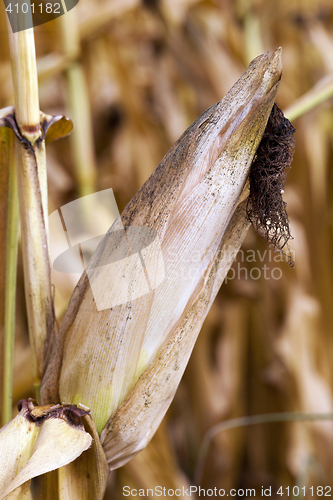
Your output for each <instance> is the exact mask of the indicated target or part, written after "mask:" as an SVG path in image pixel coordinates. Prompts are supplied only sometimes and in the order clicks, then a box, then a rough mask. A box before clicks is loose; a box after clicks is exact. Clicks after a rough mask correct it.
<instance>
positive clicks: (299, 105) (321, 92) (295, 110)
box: [284, 75, 333, 121]
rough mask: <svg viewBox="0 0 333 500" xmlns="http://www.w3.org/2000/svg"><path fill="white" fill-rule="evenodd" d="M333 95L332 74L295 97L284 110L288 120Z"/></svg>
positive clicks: (302, 113)
mask: <svg viewBox="0 0 333 500" xmlns="http://www.w3.org/2000/svg"><path fill="white" fill-rule="evenodd" d="M332 96H333V75H329V76H326V77H325V78H323V79H322V80H320V81H319V82H318V83H317V85H315V86H314V87H313V88H312V89H311V90H309V92H306V94H304V95H303V96H302V97H300V98H299V99H297V100H296V101H295V102H294V104H292V105H291V106H289V108H287V109H286V110H285V111H284V114H285V116H286V117H287V118H288V120H290V121H293V120H296V118H299V117H301V116H303V115H304V114H305V113H307V112H308V111H311V109H313V108H315V107H316V106H318V105H319V104H321V103H323V102H324V101H326V100H327V99H329V98H330V97H332Z"/></svg>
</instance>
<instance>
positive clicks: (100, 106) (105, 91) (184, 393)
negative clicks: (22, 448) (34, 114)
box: [0, 0, 333, 499]
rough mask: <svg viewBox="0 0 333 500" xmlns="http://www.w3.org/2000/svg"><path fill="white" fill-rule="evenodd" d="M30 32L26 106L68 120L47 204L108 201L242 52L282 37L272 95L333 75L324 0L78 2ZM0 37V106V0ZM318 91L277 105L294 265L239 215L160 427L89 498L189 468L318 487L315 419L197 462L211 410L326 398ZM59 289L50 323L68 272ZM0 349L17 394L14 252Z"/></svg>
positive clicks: (2, 78)
mask: <svg viewBox="0 0 333 500" xmlns="http://www.w3.org/2000/svg"><path fill="white" fill-rule="evenodd" d="M35 36H36V49H37V56H38V64H39V82H40V106H41V109H42V110H43V111H44V112H45V113H48V114H62V113H64V114H66V115H67V116H69V117H70V118H71V119H72V120H73V122H74V126H75V128H74V131H73V133H72V134H71V136H69V137H66V138H65V139H62V140H60V141H58V142H56V143H54V144H52V145H50V146H48V149H47V162H48V181H49V204H50V212H52V211H54V210H55V209H56V208H58V207H61V206H62V205H64V204H65V203H68V202H69V201H72V200H75V199H77V198H78V197H79V196H83V195H85V194H89V193H93V192H96V191H100V190H103V189H107V188H110V187H111V188H112V189H113V191H114V194H115V197H116V200H117V204H118V207H119V210H120V211H121V210H122V209H123V208H124V207H125V205H126V204H127V202H128V201H129V200H130V199H131V198H132V196H133V195H134V194H135V192H136V191H137V190H138V189H139V187H140V186H141V185H142V184H143V182H144V181H145V180H146V179H147V178H148V176H149V175H150V174H151V173H152V171H153V170H154V168H155V167H156V166H157V164H158V163H159V162H160V160H161V159H162V157H163V156H164V154H165V153H166V152H167V151H168V149H169V148H170V147H171V145H172V144H173V142H174V141H175V140H176V139H177V138H178V137H179V136H180V135H181V133H182V132H183V131H184V130H185V128H186V127H187V126H188V125H189V124H190V123H191V122H192V121H193V120H194V119H195V118H196V117H197V116H198V115H199V114H200V113H202V112H203V111H204V110H205V109H206V108H208V107H209V106H211V105H213V104H214V103H215V102H217V101H219V100H220V99H221V98H222V97H223V96H224V95H225V94H226V92H227V91H228V90H229V88H230V87H231V86H232V85H233V83H234V82H235V81H236V80H237V79H238V78H239V77H240V75H241V74H242V73H243V72H244V70H245V69H246V67H247V65H248V63H249V61H250V60H251V59H252V58H254V57H255V56H257V55H258V54H262V53H265V52H267V51H270V52H272V51H273V50H274V49H275V48H276V47H279V46H282V48H283V68H284V71H283V79H282V83H281V85H280V89H279V92H278V99H277V102H278V103H279V106H280V107H281V109H283V110H288V109H291V107H292V105H294V103H295V102H296V101H297V99H298V98H299V97H300V96H302V95H303V94H305V93H306V92H308V91H309V90H311V89H312V88H313V87H314V86H315V85H316V84H317V83H318V82H320V81H321V82H323V81H324V82H325V81H326V80H324V79H325V78H326V79H327V81H328V80H329V79H330V80H331V81H332V79H333V5H332V2H331V1H328V0H327V1H324V0H323V1H321V2H320V1H319V0H303V1H297V0H288V1H286V0H275V1H273V0H270V1H264V0H257V1H255V0H253V1H250V0H234V1H231V0H215V1H214V0H211V1H209V0H206V1H200V0H161V1H157V0H145V1H139V0H103V1H98V0H80V3H79V4H78V6H77V7H76V8H75V9H73V10H72V11H71V12H70V13H68V14H66V15H65V16H62V17H60V18H58V19H57V20H54V21H52V22H49V23H46V24H44V25H42V26H39V27H37V28H36V29H35ZM0 37H1V40H0V46H1V50H0V58H1V60H0V63H1V65H0V105H1V107H5V106H8V105H11V104H13V102H14V98H13V90H12V83H11V74H10V62H9V56H8V49H7V41H6V25H5V13H4V8H3V6H1V26H0ZM332 107H333V100H332V98H331V99H329V100H326V101H325V102H324V103H322V104H320V105H318V106H316V107H315V108H314V109H313V110H311V111H309V112H307V113H305V114H303V115H302V116H301V117H300V118H298V119H295V120H293V124H294V126H295V127H296V129H297V133H296V151H295V155H294V162H293V165H292V170H291V171H290V172H289V174H288V181H287V185H286V188H285V193H284V199H285V201H286V202H287V204H288V206H287V210H288V214H289V217H290V222H291V230H292V234H293V236H294V240H293V241H292V242H291V247H292V250H293V256H294V260H295V268H294V269H290V268H289V267H288V266H287V264H285V263H283V262H281V259H280V257H279V256H278V255H277V254H275V253H274V252H273V250H270V249H269V248H268V246H267V245H266V243H265V242H263V241H261V239H260V238H259V237H258V236H257V235H256V234H255V233H254V231H253V230H252V229H251V230H250V231H249V233H248V236H247V238H246V240H245V242H244V244H243V247H242V250H241V251H240V253H239V255H238V257H237V259H236V261H235V263H234V264H233V267H232V269H231V270H230V271H229V274H228V279H227V283H225V284H224V285H223V287H222V289H221V291H220V293H219V295H218V297H217V299H216V301H215V303H214V305H213V307H212V309H211V311H210V313H209V315H208V317H207V320H206V322H205V324H204V327H203V329H202V332H201V334H200V336H199V339H198V342H197V344H196V347H195V349H194V351H193V355H192V357H191V360H190V362H189V365H188V368H187V370H186V372H185V375H184V378H183V380H182V382H181V384H180V387H179V389H178V392H177V395H176V398H175V400H174V402H173V404H172V406H171V408H170V410H169V411H168V413H167V416H166V418H165V419H164V421H163V424H162V426H161V427H160V429H159V430H158V432H157V434H156V436H155V437H154V438H153V440H152V442H151V443H150V445H149V446H148V447H147V449H146V450H144V451H143V452H141V453H140V454H139V455H138V456H137V457H136V458H134V459H133V460H132V461H131V462H129V463H128V464H127V465H125V466H124V467H123V468H121V469H120V470H118V471H116V472H114V473H112V474H111V476H110V482H109V486H108V490H107V492H106V495H105V498H106V499H121V498H123V493H122V488H123V486H125V485H128V486H130V487H131V488H136V489H138V488H154V487H155V486H157V485H160V486H162V487H166V488H167V489H168V488H173V489H174V488H176V487H182V486H183V485H184V486H188V485H190V484H194V480H195V479H197V480H198V481H199V484H200V485H201V486H202V487H205V488H214V487H217V488H218V489H219V488H224V489H225V490H226V491H227V490H229V489H230V488H236V489H237V488H244V489H245V488H256V491H257V495H258V497H260V491H261V487H264V488H268V487H270V486H271V487H272V496H273V498H274V496H275V495H274V492H276V491H277V489H278V488H279V487H280V486H283V487H286V486H290V487H293V486H294V485H298V486H299V487H303V486H305V487H306V488H307V489H306V491H307V497H308V498H310V496H311V495H310V493H309V492H310V490H309V488H310V487H311V486H313V487H314V488H316V487H317V486H318V485H319V486H333V422H331V421H326V422H320V421H316V422H314V423H309V422H284V423H281V422H280V423H264V424H258V425H251V426H249V425H243V426H240V427H238V428H235V429H231V430H224V431H222V432H220V433H218V434H217V435H216V436H215V437H214V439H213V440H212V442H211V443H210V446H209V449H208V452H207V454H206V455H205V457H204V460H203V461H202V462H201V463H199V464H198V458H199V451H200V446H201V444H202V442H203V439H204V436H205V433H206V432H207V431H208V430H209V429H211V428H213V426H214V425H215V424H217V423H219V422H222V421H226V420H229V419H233V418H237V417H243V416H251V415H257V414H265V413H272V412H305V413H306V412H313V413H320V412H333V367H332V365H333V363H332V361H333V335H332V333H333V332H332V324H333V307H332V299H333V279H332V278H333V272H332V266H333V264H332V254H333V175H332V172H333V170H332V162H333V113H332ZM287 116H288V112H287ZM0 203H1V199H0ZM0 223H2V221H0ZM0 244H1V245H3V244H4V242H0ZM0 266H1V269H0V279H1V280H3V279H4V269H5V263H4V262H0ZM55 279H56V278H55ZM2 288H3V287H2V286H1V287H0V289H2ZM58 288H59V287H58ZM58 288H57V293H56V295H55V304H56V313H57V318H58V321H61V318H62V316H63V314H64V311H65V308H66V305H67V303H68V299H69V294H70V290H71V283H70V280H68V283H63V284H62V288H61V287H60V288H61V289H60V288H59V290H60V291H59V290H58ZM0 314H1V315H3V298H2V297H1V310H0ZM0 320H1V321H3V320H2V318H1V317H0ZM15 349H16V350H15V375H14V400H15V403H17V401H18V400H20V399H21V398H28V397H30V396H32V395H33V388H32V375H31V368H30V354H29V345H28V331H27V320H26V313H25V303H24V287H23V273H22V263H21V264H20V267H19V272H18V297H17V328H16V348H15ZM196 471H197V473H198V474H197V477H196V478H195V474H196ZM285 491H286V490H285ZM275 498H279V497H278V496H275Z"/></svg>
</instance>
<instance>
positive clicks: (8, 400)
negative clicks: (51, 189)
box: [3, 131, 19, 425]
mask: <svg viewBox="0 0 333 500" xmlns="http://www.w3.org/2000/svg"><path fill="white" fill-rule="evenodd" d="M8 137H9V151H10V162H9V189H8V216H7V246H6V285H5V332H4V340H5V341H4V392H3V425H5V424H6V423H7V422H9V421H10V420H11V418H12V404H13V359H14V338H15V305H16V270H17V246H18V220H19V208H18V189H17V172H16V165H15V162H14V161H13V147H14V134H13V133H12V132H11V131H10V132H9V134H8Z"/></svg>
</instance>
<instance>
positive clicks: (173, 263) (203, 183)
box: [41, 50, 281, 448]
mask: <svg viewBox="0 0 333 500" xmlns="http://www.w3.org/2000/svg"><path fill="white" fill-rule="evenodd" d="M280 77H281V51H280V50H277V51H276V52H275V53H274V54H273V56H271V57H270V56H268V55H264V56H259V57H258V58H256V59H255V60H254V61H253V62H252V63H251V65H250V66H249V69H248V70H247V72H246V73H244V75H243V76H242V77H241V79H240V80H239V81H238V82H237V83H236V84H235V85H234V87H233V88H232V89H231V90H230V91H229V93H228V94H227V96H226V97H225V98H224V99H222V101H221V102H219V103H217V104H216V105H214V106H213V107H212V108H210V109H208V110H207V111H206V112H205V113H203V114H202V115H201V116H200V117H199V118H198V119H197V120H196V121H195V122H194V123H193V124H192V125H191V126H190V127H189V128H188V129H187V130H186V131H185V132H184V134H183V135H182V137H181V138H180V139H179V140H178V141H177V142H176V143H175V144H174V146H173V147H172V148H171V150H170V151H169V152H168V153H167V155H166V156H165V158H164V159H163V160H162V162H161V163H160V165H159V166H158V167H157V169H156V170H155V172H154V173H153V174H152V176H151V177H150V178H149V179H148V181H147V182H146V183H145V184H144V186H143V187H142V188H141V190H140V191H139V192H138V193H137V195H136V196H135V197H134V198H133V200H132V201H131V202H130V203H129V204H128V205H127V207H126V208H125V210H124V212H123V213H122V216H121V221H120V220H119V219H118V220H117V221H116V222H115V224H114V225H113V226H112V227H111V229H110V231H109V232H108V233H107V235H106V236H105V238H104V240H103V241H102V243H101V244H100V246H99V247H98V249H97V250H96V252H95V253H94V256H93V257H92V259H91V261H90V263H89V266H88V270H87V272H88V273H89V272H90V271H91V270H94V271H95V275H96V276H97V278H98V279H99V280H100V281H99V282H100V286H101V295H103V296H104V297H108V295H111V291H110V286H111V285H110V281H107V279H106V278H107V272H108V271H107V269H103V267H102V266H103V265H105V264H107V262H108V259H109V256H110V255H112V254H113V252H114V251H115V250H117V245H119V241H118V240H117V238H116V237H114V238H112V235H113V234H115V232H116V230H117V229H119V228H120V227H123V226H124V227H125V228H127V227H129V226H131V228H132V227H133V226H134V227H138V226H139V227H141V228H142V227H146V228H147V227H148V228H153V229H154V230H155V231H156V232H157V235H158V239H159V243H160V246H161V249H162V253H163V260H164V268H165V274H166V278H165V279H164V280H163V282H162V284H160V286H158V287H156V289H154V287H153V290H151V291H149V290H148V291H147V292H143V293H142V294H141V295H142V296H141V297H135V299H134V300H127V301H126V302H125V303H123V304H121V305H118V306H115V307H111V308H108V309H105V310H101V311H97V310H96V304H95V298H94V295H93V293H92V288H91V287H90V286H89V281H88V279H87V276H85V275H83V276H82V278H81V280H80V282H79V284H78V286H77V288H76V290H75V291H74V294H73V296H72V299H71V302H70V305H69V309H68V311H67V314H66V316H65V318H64V322H63V325H62V327H61V331H60V335H59V337H58V341H57V343H56V344H55V345H54V348H53V351H52V356H51V360H50V363H49V365H48V367H47V371H46V374H45V377H44V380H43V386H42V392H41V397H42V401H43V402H47V401H50V400H53V401H54V400H56V398H58V397H59V395H58V394H60V398H61V401H65V402H67V401H70V402H71V403H74V402H75V403H77V404H78V403H82V404H84V405H85V406H88V407H89V408H91V410H92V415H93V418H94V421H95V423H96V428H97V430H98V432H100V431H101V430H102V429H103V427H104V426H105V423H106V421H107V419H108V418H109V417H110V415H112V414H113V413H114V412H115V411H116V410H117V408H118V407H119V406H120V404H121V403H122V402H123V401H124V400H125V398H126V397H127V396H128V394H129V393H130V391H131V389H132V388H133V385H134V384H135V382H136V380H137V379H138V377H139V376H140V375H141V374H142V373H143V372H144V371H145V369H146V368H147V367H149V365H150V364H152V365H153V366H154V367H155V368H154V369H153V371H154V370H157V371H159V368H158V367H157V366H155V360H156V355H157V353H158V352H159V351H160V350H161V349H165V347H163V346H165V345H169V344H167V343H168V342H171V344H170V346H169V347H170V349H171V348H174V349H175V348H176V345H177V341H176V340H175V339H176V337H177V334H176V333H175V332H176V331H179V325H180V324H182V323H183V321H185V322H186V323H187V324H189V323H188V322H189V321H190V322H191V320H190V319H189V318H188V316H187V313H186V312H185V311H190V310H191V311H192V312H191V314H195V315H197V313H196V312H195V309H196V307H197V306H198V304H199V303H201V302H202V300H204V301H205V306H204V308H203V310H202V312H201V313H200V314H201V316H200V321H201V323H200V324H199V323H198V317H197V319H196V322H197V323H196V324H197V327H198V328H196V334H195V336H196V335H197V333H198V332H199V330H200V327H201V324H202V321H203V320H204V317H205V315H206V314H207V312H208V309H209V304H211V297H212V296H213V294H214V296H215V294H216V293H217V290H218V288H219V286H220V284H221V283H222V281H218V283H217V284H216V285H215V284H214V279H213V280H210V283H211V286H212V289H211V290H210V292H209V298H206V299H203V295H202V294H204V292H203V291H202V287H205V286H207V283H208V281H207V280H208V276H209V274H210V272H211V270H212V268H213V267H214V261H215V260H216V259H217V255H218V251H219V249H220V248H221V241H223V238H224V234H225V231H226V229H227V227H228V223H229V221H230V219H231V217H232V214H233V212H234V211H235V207H236V205H237V203H238V202H239V198H240V195H241V193H242V190H243V187H244V184H245V182H246V178H247V175H248V172H249V169H250V166H251V163H252V160H253V157H254V155H255V152H256V149H257V147H258V145H259V143H260V140H261V137H262V134H263V132H264V129H265V126H266V123H267V120H268V117H269V114H270V111H271V108H272V105H273V103H274V99H275V96H276V92H277V88H278V85H279V81H280ZM242 217H243V223H244V224H245V226H247V222H245V221H246V217H245V215H244V214H243V215H242ZM128 234H129V232H128ZM242 234H243V233H242ZM244 234H245V233H244ZM140 238H141V233H140V236H139V237H138V238H137V240H135V238H134V241H133V240H132V241H131V245H132V246H135V247H138V248H140V247H141V244H142V243H143V241H141V240H140ZM142 239H143V238H142ZM239 244H240V243H239ZM238 246H239V245H238ZM235 248H236V247H235ZM237 248H238V247H237ZM175 252H176V254H175ZM227 254H228V255H225V256H224V262H221V267H222V268H226V269H228V268H229V266H230V264H231V262H232V260H233V258H234V255H235V253H234V251H231V252H227ZM145 266H146V272H147V273H148V274H149V273H150V274H149V277H150V281H151V282H154V280H157V275H158V273H159V271H160V263H159V261H158V259H156V253H155V254H154V252H153V251H152V252H151V253H149V252H147V254H146V255H145ZM191 268H193V270H194V271H195V275H194V276H193V275H192V274H191V272H190V271H191ZM113 279H114V281H117V279H116V278H114V276H113ZM119 282H120V288H121V276H120V279H119ZM117 284H118V285H119V283H117ZM124 286H126V283H125V285H124ZM131 286H133V287H135V286H137V287H139V288H140V286H141V283H139V282H136V278H135V277H134V275H133V276H132V281H131ZM212 290H214V292H212ZM199 297H201V298H199ZM198 301H199V302H198ZM194 304H195V305H194ZM185 318H186V319H185ZM192 326H193V325H192ZM192 326H191V328H192ZM175 336H176V337H175ZM184 342H185V344H186V341H185V340H184ZM189 345H191V346H192V347H193V339H192V340H191V341H190V343H189V344H187V345H186V347H184V349H185V350H186V349H189ZM185 350H184V353H185ZM182 352H183V351H182ZM188 355H189V354H188ZM188 355H186V356H185V358H186V360H187V359H188ZM166 356H168V355H167V354H166ZM185 358H184V359H185ZM181 366H182V369H181V370H180V371H179V373H180V374H181V373H182V370H183V369H184V368H185V366H186V361H184V363H183V361H182V364H181ZM106 367H107V368H106ZM150 369H152V368H151V367H150V368H148V370H150ZM159 376H162V377H163V376H164V374H162V373H160V374H159ZM58 377H59V379H58ZM179 380H180V377H175V378H174V379H173V384H174V386H173V389H172V390H171V389H170V394H169V395H168V396H167V397H166V398H165V401H168V404H169V403H170V401H171V399H172V395H171V394H174V392H175V390H176V386H177V384H178V383H179ZM161 408H162V407H161ZM163 408H164V406H163ZM165 408H166V406H165ZM163 411H164V410H163ZM163 414H164V413H163ZM154 420H155V421H156V422H157V421H158V422H159V421H160V420H161V418H160V417H159V416H158V417H157V415H156V414H155V416H154ZM154 429H156V426H154ZM148 434H149V435H150V436H152V434H153V433H150V432H149V433H148ZM148 434H147V435H148ZM143 441H144V442H147V440H145V439H144V440H143ZM128 445H129V446H131V445H130V444H129V443H128ZM114 446H116V440H115V442H114ZM138 446H139V448H140V446H141V445H138Z"/></svg>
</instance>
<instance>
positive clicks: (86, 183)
mask: <svg viewBox="0 0 333 500" xmlns="http://www.w3.org/2000/svg"><path fill="white" fill-rule="evenodd" d="M60 27H61V40H62V47H63V52H64V54H65V57H66V58H67V59H68V60H69V61H72V62H71V64H69V66H68V67H67V70H66V77H67V84H68V100H69V103H70V111H71V117H72V119H73V121H74V123H75V127H74V129H73V132H72V134H71V136H70V141H71V144H72V150H73V160H74V168H75V175H76V178H77V183H78V189H79V194H80V196H86V195H88V194H91V193H93V192H95V184H96V161H95V153H94V140H93V133H92V127H91V111H90V106H89V95H88V89H87V84H86V78H85V75H84V71H83V68H82V65H81V64H80V63H79V62H78V61H76V59H77V58H78V56H79V55H80V37H79V28H78V22H77V18H76V10H75V9H72V10H71V11H70V12H68V13H67V14H66V15H65V16H62V17H61V19H60Z"/></svg>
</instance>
